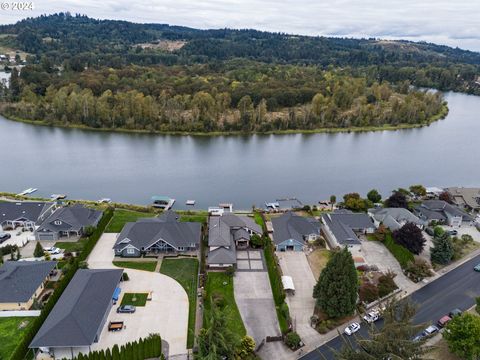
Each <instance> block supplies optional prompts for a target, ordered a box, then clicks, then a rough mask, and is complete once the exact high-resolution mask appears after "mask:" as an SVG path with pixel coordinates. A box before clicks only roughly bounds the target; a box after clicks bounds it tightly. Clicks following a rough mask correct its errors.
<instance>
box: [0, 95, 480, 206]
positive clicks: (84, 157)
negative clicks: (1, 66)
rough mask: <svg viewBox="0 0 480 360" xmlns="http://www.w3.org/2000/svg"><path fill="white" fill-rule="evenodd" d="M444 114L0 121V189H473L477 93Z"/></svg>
mask: <svg viewBox="0 0 480 360" xmlns="http://www.w3.org/2000/svg"><path fill="white" fill-rule="evenodd" d="M446 98H447V100H448V102H449V107H450V114H449V115H448V117H447V118H446V119H445V120H442V121H439V122H436V123H434V124H432V125H431V126H430V127H427V128H422V129H411V130H401V131H393V132H392V131H385V132H371V133H357V134H355V133H340V134H312V135H302V134H295V135H268V136H260V135H256V136H248V137H242V136H225V137H223V136H222V137H193V136H160V135H143V134H141V135H139V134H119V133H103V132H91V131H82V130H75V129H59V128H48V127H41V126H39V127H36V126H32V125H27V124H21V123H16V122H11V121H7V120H5V119H3V118H0V152H1V154H2V166H1V168H0V169H1V170H0V172H1V176H0V191H10V192H19V191H21V190H23V189H25V188H29V187H36V188H39V191H38V192H37V193H36V194H39V195H46V196H49V195H50V194H52V193H65V194H68V196H69V197H70V198H82V199H94V200H95V199H98V198H101V197H109V198H111V199H112V200H114V201H123V202H129V203H137V204H147V203H148V202H149V200H150V197H151V196H152V195H167V196H170V197H173V198H176V199H177V203H176V206H175V207H176V208H184V207H185V206H184V203H185V201H186V200H187V199H195V200H196V201H197V204H196V206H195V208H206V207H207V206H212V205H217V204H218V203H220V202H232V203H234V207H235V208H237V209H239V208H240V209H247V208H250V207H251V206H252V204H257V205H258V206H261V205H262V204H263V203H264V202H265V201H272V200H274V199H276V198H279V197H287V196H288V197H290V196H296V197H297V198H299V199H300V200H302V201H304V202H306V203H315V202H317V201H318V200H322V199H327V198H328V197H329V196H330V195H331V194H336V195H337V197H339V196H341V195H342V194H344V193H346V192H352V191H356V192H360V193H366V192H367V191H368V190H369V189H371V188H377V189H378V190H380V191H381V192H382V193H383V194H388V193H389V191H390V190H392V189H394V188H397V187H400V186H403V187H406V186H409V185H410V184H413V183H421V184H425V185H427V186H449V185H464V186H478V185H480V166H479V165H478V164H479V159H480V156H479V155H480V147H479V146H478V139H479V136H480V119H479V113H480V97H474V96H468V95H462V94H456V93H449V94H447V96H446Z"/></svg>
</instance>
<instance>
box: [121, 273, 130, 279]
mask: <svg viewBox="0 0 480 360" xmlns="http://www.w3.org/2000/svg"><path fill="white" fill-rule="evenodd" d="M122 280H123V281H128V280H130V278H129V277H128V274H127V273H126V272H123V274H122Z"/></svg>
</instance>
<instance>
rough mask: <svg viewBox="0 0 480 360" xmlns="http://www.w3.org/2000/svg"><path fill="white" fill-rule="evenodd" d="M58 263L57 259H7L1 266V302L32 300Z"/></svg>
mask: <svg viewBox="0 0 480 360" xmlns="http://www.w3.org/2000/svg"><path fill="white" fill-rule="evenodd" d="M56 264H57V263H56V262H55V261H21V262H19V261H7V262H6V263H5V264H3V266H1V267H0V303H24V302H27V301H28V300H30V299H31V298H32V296H33V294H35V291H37V289H38V287H39V286H40V285H41V284H42V282H43V281H44V280H45V278H46V277H47V275H48V274H49V273H50V271H52V269H53V268H54V267H55V265H56Z"/></svg>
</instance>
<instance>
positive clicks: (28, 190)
mask: <svg viewBox="0 0 480 360" xmlns="http://www.w3.org/2000/svg"><path fill="white" fill-rule="evenodd" d="M37 190H38V189H37V188H28V189H26V190H23V191H22V192H21V193H18V194H17V195H18V196H24V195H28V194H31V193H34V192H35V191H37Z"/></svg>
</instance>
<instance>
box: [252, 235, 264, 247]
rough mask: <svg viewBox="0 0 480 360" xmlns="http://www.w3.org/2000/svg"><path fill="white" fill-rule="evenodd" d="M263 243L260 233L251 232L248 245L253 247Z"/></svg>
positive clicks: (260, 245)
mask: <svg viewBox="0 0 480 360" xmlns="http://www.w3.org/2000/svg"><path fill="white" fill-rule="evenodd" d="M263 244H264V239H263V237H262V236H260V235H257V234H253V235H252V236H251V237H250V246H251V247H253V248H255V249H256V248H261V247H262V246H263Z"/></svg>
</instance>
